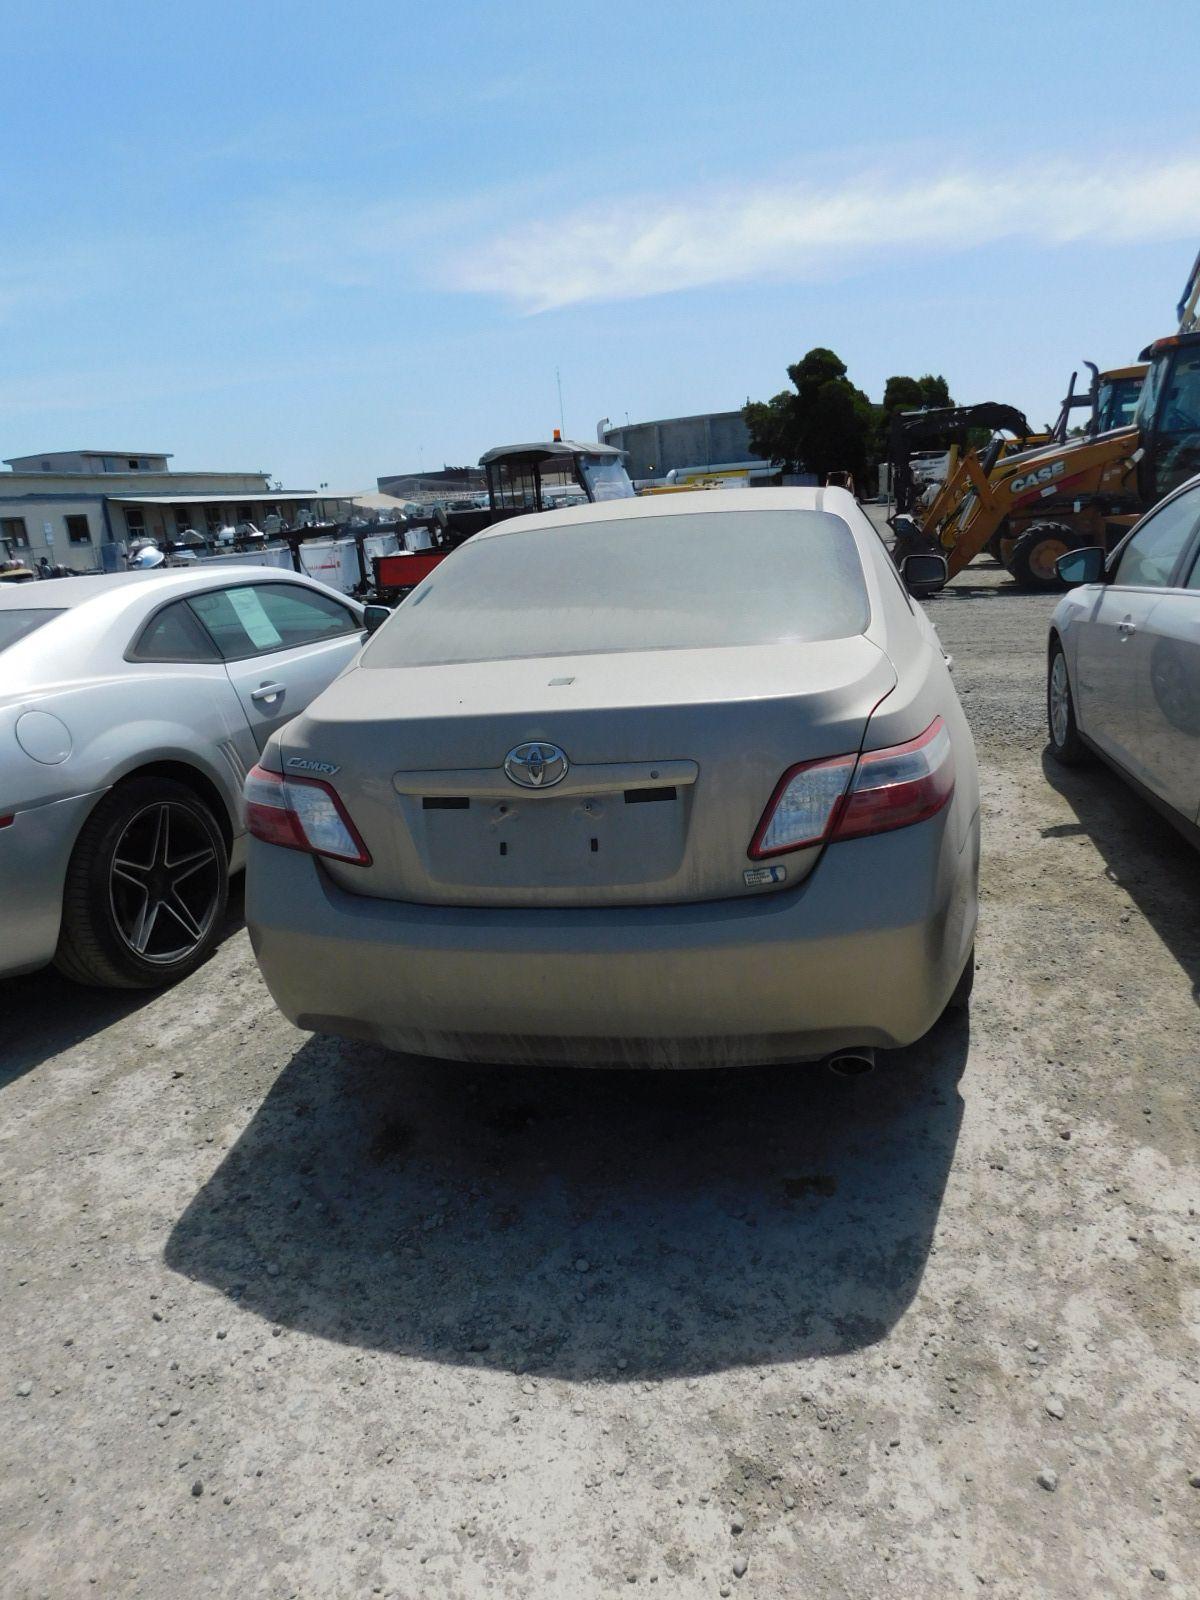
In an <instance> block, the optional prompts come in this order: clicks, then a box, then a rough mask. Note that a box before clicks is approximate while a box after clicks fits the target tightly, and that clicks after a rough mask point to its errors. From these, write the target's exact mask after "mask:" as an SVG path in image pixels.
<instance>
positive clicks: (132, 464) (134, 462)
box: [129, 456, 141, 472]
mask: <svg viewBox="0 0 1200 1600" xmlns="http://www.w3.org/2000/svg"><path fill="white" fill-rule="evenodd" d="M140 466H141V462H140V461H139V460H138V458H137V457H136V456H132V457H130V461H129V470H130V472H136V471H137V470H138V468H139V467H140Z"/></svg>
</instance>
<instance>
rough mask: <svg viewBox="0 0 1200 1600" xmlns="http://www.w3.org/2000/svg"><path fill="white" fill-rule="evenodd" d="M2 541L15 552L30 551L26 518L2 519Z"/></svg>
mask: <svg viewBox="0 0 1200 1600" xmlns="http://www.w3.org/2000/svg"><path fill="white" fill-rule="evenodd" d="M0 539H2V540H3V541H4V543H5V544H6V545H8V546H9V547H10V549H13V550H28V549H29V529H28V528H27V527H26V526H25V518H24V517H0Z"/></svg>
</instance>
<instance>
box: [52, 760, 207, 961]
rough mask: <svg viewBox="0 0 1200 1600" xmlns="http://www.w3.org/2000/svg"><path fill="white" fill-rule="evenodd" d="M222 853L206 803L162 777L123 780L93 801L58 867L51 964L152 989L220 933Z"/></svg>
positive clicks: (204, 949) (197, 957)
mask: <svg viewBox="0 0 1200 1600" xmlns="http://www.w3.org/2000/svg"><path fill="white" fill-rule="evenodd" d="M228 896H229V851H228V848H227V846H226V844H225V837H224V835H223V833H222V832H221V828H220V824H219V823H218V822H217V819H216V817H215V816H214V814H213V812H212V810H211V808H210V807H209V806H208V805H207V804H206V803H205V802H204V801H203V800H202V799H200V798H199V797H198V796H197V795H196V794H194V793H193V791H192V790H191V789H189V788H188V787H187V786H186V785H185V784H182V783H177V782H176V781H175V780H174V779H170V778H154V777H151V778H130V779H128V780H127V781H126V782H124V783H121V784H118V785H117V787H116V788H114V789H112V790H111V791H110V792H109V793H108V794H107V795H105V797H104V799H103V800H101V801H100V803H99V805H97V806H96V808H95V810H94V811H93V812H92V814H91V816H89V817H88V819H87V821H86V822H85V823H84V825H83V828H82V829H81V830H80V834H79V838H78V839H77V840H76V841H75V848H74V850H73V851H72V854H71V861H70V865H69V866H68V868H67V880H66V887H65V890H64V893H63V913H62V925H61V928H60V931H59V937H58V950H57V952H56V953H55V957H54V964H55V966H56V967H57V968H58V970H59V971H60V972H61V973H62V974H63V976H64V977H67V978H70V979H72V980H73V981H74V982H76V983H84V984H90V985H92V986H93V987H99V988H111V989H155V988H160V987H162V986H163V985H165V984H168V983H175V982H177V981H178V980H179V979H180V978H184V977H186V976H187V974H188V973H189V972H193V971H194V970H195V969H196V968H197V967H198V966H199V965H200V963H201V962H202V961H203V960H204V959H205V957H206V956H207V955H208V954H209V952H210V950H211V949H212V947H213V945H214V944H215V942H216V939H217V935H218V933H219V932H220V928H221V922H222V919H223V917H224V914H225V906H226V902H227V900H228Z"/></svg>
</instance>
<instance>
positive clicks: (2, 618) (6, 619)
mask: <svg viewBox="0 0 1200 1600" xmlns="http://www.w3.org/2000/svg"><path fill="white" fill-rule="evenodd" d="M61 616H62V611H53V610H50V609H49V608H48V607H47V608H41V607H39V608H37V609H33V608H32V607H31V608H30V609H29V610H28V611H25V610H20V611H16V610H9V608H8V607H7V606H4V607H0V650H7V649H8V647H9V645H10V644H16V642H17V640H18V639H23V638H24V637H25V635H26V634H28V633H32V632H33V631H34V629H35V628H40V627H41V626H42V624H43V623H46V622H49V621H50V619H51V617H61Z"/></svg>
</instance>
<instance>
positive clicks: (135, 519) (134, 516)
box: [125, 506, 146, 539]
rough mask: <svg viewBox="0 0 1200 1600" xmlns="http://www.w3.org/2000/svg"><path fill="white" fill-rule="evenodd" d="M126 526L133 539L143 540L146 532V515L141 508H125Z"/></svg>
mask: <svg viewBox="0 0 1200 1600" xmlns="http://www.w3.org/2000/svg"><path fill="white" fill-rule="evenodd" d="M125 526H126V528H128V530H129V537H130V538H131V539H141V538H142V537H143V536H144V535H145V532H146V514H145V512H144V511H143V510H142V508H141V506H126V507H125Z"/></svg>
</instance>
